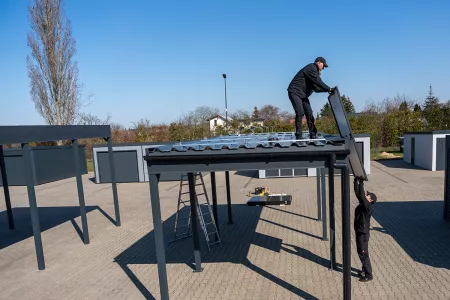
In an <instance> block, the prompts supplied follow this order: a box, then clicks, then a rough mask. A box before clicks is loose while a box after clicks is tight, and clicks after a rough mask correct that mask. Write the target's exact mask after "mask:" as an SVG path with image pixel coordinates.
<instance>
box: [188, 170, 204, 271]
mask: <svg viewBox="0 0 450 300" xmlns="http://www.w3.org/2000/svg"><path fill="white" fill-rule="evenodd" d="M188 183H189V196H190V197H189V198H190V203H191V224H192V239H193V241H194V260H195V270H194V272H201V271H203V269H202V259H201V255H200V239H199V238H198V212H197V194H196V192H195V179H194V173H192V172H191V173H188ZM200 213H201V212H200Z"/></svg>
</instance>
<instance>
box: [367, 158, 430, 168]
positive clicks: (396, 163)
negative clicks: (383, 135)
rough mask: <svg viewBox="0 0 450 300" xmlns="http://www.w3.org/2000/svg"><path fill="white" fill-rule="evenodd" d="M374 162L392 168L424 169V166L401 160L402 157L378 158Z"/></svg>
mask: <svg viewBox="0 0 450 300" xmlns="http://www.w3.org/2000/svg"><path fill="white" fill-rule="evenodd" d="M376 162H378V163H380V164H381V165H383V166H385V167H386V168H392V169H411V170H425V169H424V168H421V167H418V166H415V165H412V164H409V163H407V162H405V161H404V160H403V158H395V159H378V160H377V161H376Z"/></svg>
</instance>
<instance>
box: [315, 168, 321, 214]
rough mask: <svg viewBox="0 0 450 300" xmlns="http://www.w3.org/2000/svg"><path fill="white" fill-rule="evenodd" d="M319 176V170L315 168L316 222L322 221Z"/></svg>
mask: <svg viewBox="0 0 450 300" xmlns="http://www.w3.org/2000/svg"><path fill="white" fill-rule="evenodd" d="M320 174H321V169H320V168H317V169H316V179H317V221H321V220H322V205H321V203H322V202H321V201H320V199H321V197H320V192H321V191H320V179H321V177H320Z"/></svg>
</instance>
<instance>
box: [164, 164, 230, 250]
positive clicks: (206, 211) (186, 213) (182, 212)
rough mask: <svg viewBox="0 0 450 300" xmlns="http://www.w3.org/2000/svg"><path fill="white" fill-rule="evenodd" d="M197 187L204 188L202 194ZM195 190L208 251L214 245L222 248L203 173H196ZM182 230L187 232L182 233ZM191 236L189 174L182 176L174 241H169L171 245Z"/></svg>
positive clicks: (198, 212) (199, 217)
mask: <svg viewBox="0 0 450 300" xmlns="http://www.w3.org/2000/svg"><path fill="white" fill-rule="evenodd" d="M198 181H200V182H198ZM197 186H202V191H201V192H200V193H199V192H198V191H197ZM183 187H185V188H183ZM194 188H195V194H196V201H195V203H196V206H197V214H198V219H199V222H200V227H201V228H202V230H203V234H204V235H205V239H206V243H207V245H208V250H211V248H210V246H212V245H214V244H220V247H222V243H221V241H220V236H219V232H218V230H217V226H216V221H215V219H214V215H213V212H212V210H211V205H210V203H209V198H208V193H207V192H206V187H205V182H204V180H203V175H202V173H201V172H200V173H194ZM199 196H201V197H199ZM199 198H200V199H202V201H200V200H199ZM185 220H186V221H185ZM182 221H185V222H182ZM180 229H185V230H184V231H181V232H180ZM191 236H192V227H191V206H190V196H189V182H188V177H187V174H182V175H181V180H180V189H179V193H178V205H177V213H176V216H175V224H174V231H173V239H172V240H171V241H169V243H171V242H174V241H177V240H181V239H185V238H187V237H191ZM213 236H215V241H213Z"/></svg>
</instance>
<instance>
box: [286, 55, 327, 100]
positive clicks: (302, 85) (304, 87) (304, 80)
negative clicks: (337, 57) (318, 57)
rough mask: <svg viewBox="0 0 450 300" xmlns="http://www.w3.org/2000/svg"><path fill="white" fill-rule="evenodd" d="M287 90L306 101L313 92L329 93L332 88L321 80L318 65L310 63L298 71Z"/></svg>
mask: <svg viewBox="0 0 450 300" xmlns="http://www.w3.org/2000/svg"><path fill="white" fill-rule="evenodd" d="M287 90H288V92H291V93H293V94H296V95H297V96H299V97H300V98H303V99H304V98H308V97H309V96H311V94H312V93H313V92H328V91H330V87H329V86H328V85H326V84H325V83H324V82H323V81H322V79H321V78H320V74H319V68H318V67H317V65H316V64H315V63H310V64H307V65H306V66H305V67H303V68H302V69H301V70H300V71H298V73H297V74H296V75H295V76H294V78H293V79H292V81H291V83H290V84H289V87H288V89H287Z"/></svg>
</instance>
